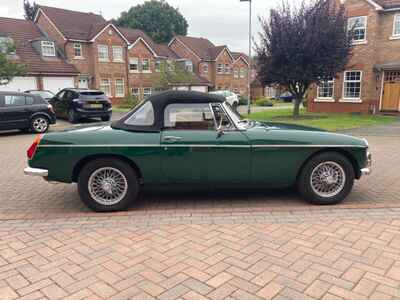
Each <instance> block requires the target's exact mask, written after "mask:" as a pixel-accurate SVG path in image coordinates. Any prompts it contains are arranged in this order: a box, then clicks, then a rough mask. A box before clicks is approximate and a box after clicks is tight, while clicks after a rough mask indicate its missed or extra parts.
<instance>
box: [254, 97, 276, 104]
mask: <svg viewBox="0 0 400 300" xmlns="http://www.w3.org/2000/svg"><path fill="white" fill-rule="evenodd" d="M256 105H257V106H274V103H273V102H272V101H271V100H270V99H266V98H260V99H257V100H256Z"/></svg>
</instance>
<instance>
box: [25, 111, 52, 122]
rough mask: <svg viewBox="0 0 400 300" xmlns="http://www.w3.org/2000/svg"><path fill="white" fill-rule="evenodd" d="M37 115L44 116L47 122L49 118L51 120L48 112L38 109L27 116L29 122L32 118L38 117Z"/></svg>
mask: <svg viewBox="0 0 400 300" xmlns="http://www.w3.org/2000/svg"><path fill="white" fill-rule="evenodd" d="M39 116H42V117H45V118H46V119H47V121H49V122H50V120H51V117H50V115H49V114H48V113H46V112H43V111H38V112H35V113H33V114H32V115H31V116H30V117H29V122H32V120H33V119H34V118H36V117H39Z"/></svg>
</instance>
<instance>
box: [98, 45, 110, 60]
mask: <svg viewBox="0 0 400 300" xmlns="http://www.w3.org/2000/svg"><path fill="white" fill-rule="evenodd" d="M97 50H98V55H99V61H103V62H107V61H109V58H108V46H107V45H98V46H97Z"/></svg>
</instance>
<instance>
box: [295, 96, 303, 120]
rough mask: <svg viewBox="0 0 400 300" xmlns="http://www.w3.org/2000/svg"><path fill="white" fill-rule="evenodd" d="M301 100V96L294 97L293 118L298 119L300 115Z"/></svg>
mask: <svg viewBox="0 0 400 300" xmlns="http://www.w3.org/2000/svg"><path fill="white" fill-rule="evenodd" d="M301 101H302V98H294V107H293V119H298V118H299V117H300V104H301Z"/></svg>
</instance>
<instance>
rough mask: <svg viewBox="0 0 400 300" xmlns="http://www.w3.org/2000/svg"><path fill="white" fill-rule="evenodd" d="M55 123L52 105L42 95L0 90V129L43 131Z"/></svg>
mask: <svg viewBox="0 0 400 300" xmlns="http://www.w3.org/2000/svg"><path fill="white" fill-rule="evenodd" d="M55 123H56V115H55V113H54V110H53V107H52V106H51V105H50V104H49V103H48V102H47V101H46V100H44V99H43V98H42V97H40V96H38V95H31V94H25V93H13V92H0V130H12V129H21V130H27V131H28V130H29V131H32V132H35V133H43V132H46V131H47V130H48V129H49V126H50V124H55Z"/></svg>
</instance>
